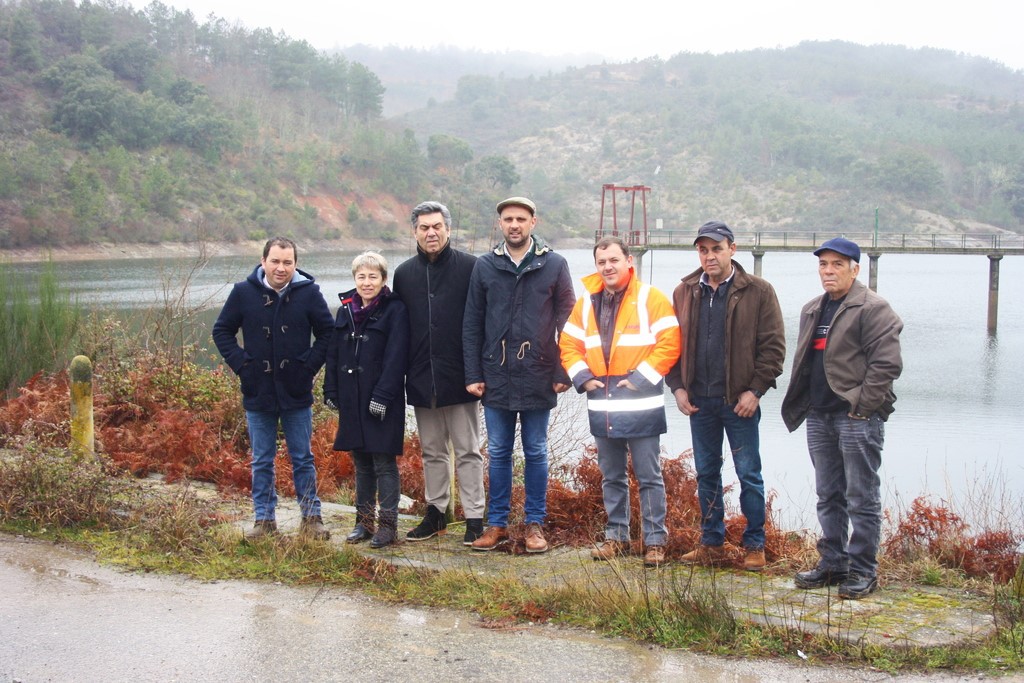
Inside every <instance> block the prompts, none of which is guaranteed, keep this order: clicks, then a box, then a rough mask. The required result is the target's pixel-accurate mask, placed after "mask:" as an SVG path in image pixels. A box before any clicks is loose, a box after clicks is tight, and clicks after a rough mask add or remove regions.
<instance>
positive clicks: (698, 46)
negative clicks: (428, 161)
mask: <svg viewBox="0 0 1024 683" xmlns="http://www.w3.org/2000/svg"><path fill="white" fill-rule="evenodd" d="M129 1H130V3H131V4H132V5H133V6H135V7H138V8H142V7H145V6H146V5H147V4H148V0H129ZM162 1H163V2H164V4H167V5H170V6H173V7H176V8H177V9H179V10H185V9H190V10H192V13H193V14H194V15H195V17H196V19H197V20H198V21H199V22H200V23H202V22H203V21H205V19H206V18H207V16H208V15H209V14H210V13H213V14H216V15H217V16H219V17H223V18H224V19H227V20H228V21H231V22H234V21H238V22H240V23H241V24H243V25H245V26H246V27H247V28H250V29H253V28H264V27H269V28H272V29H274V30H275V31H279V30H283V31H284V32H285V33H287V34H288V35H289V36H291V37H292V38H297V39H305V40H307V41H309V43H310V44H312V45H313V46H314V47H316V48H319V49H329V48H333V47H346V46H349V45H353V44H356V43H366V44H369V45H376V46H384V45H397V46H400V47H435V46H439V45H448V46H455V47H463V48H470V49H480V50H484V51H488V52H504V51H508V50H524V51H527V52H536V53H540V54H547V55H561V54H583V53H593V54H597V55H601V56H603V57H606V58H607V59H608V60H609V61H628V60H630V59H633V58H637V59H643V58H644V57H649V56H651V55H658V56H660V57H662V58H668V57H671V56H672V55H674V54H676V53H678V52H698V53H700V52H711V53H714V54H719V53H722V52H732V51H736V50H748V49H752V48H757V47H767V48H774V47H790V46H793V45H796V44H797V43H799V42H801V41H803V40H833V39H839V40H847V41H851V42H854V43H860V44H863V45H874V44H879V43H882V44H896V45H906V46H908V47H914V48H916V47H925V46H927V47H936V48H943V49H948V50H954V51H956V52H963V53H967V54H972V55H979V56H982V57H988V58H990V59H994V60H996V61H998V62H1001V63H1003V64H1005V65H1006V66H1008V67H1010V68H1012V69H1024V39H1022V38H1021V28H1020V27H1021V25H1022V23H1024V22H1022V19H1024V4H1020V5H1018V4H1017V2H1014V1H1012V0H998V1H997V0H972V1H971V2H963V1H958V0H952V1H951V2H950V1H947V2H943V1H941V0H939V1H936V0H927V1H926V0H861V1H859V2H842V1H839V0H833V1H832V2H829V1H828V0H775V1H772V0H767V1H765V0H760V1H759V0H718V1H716V0H712V1H711V2H703V3H700V4H697V3H692V4H691V3H671V2H646V3H645V2H614V3H612V2H607V1H606V0H597V1H596V2H595V1H592V2H589V3H584V2H570V1H566V0H561V1H560V0H544V1H539V0H519V1H518V2H513V3H507V4H506V3H501V4H492V3H487V2H467V1H466V0H458V1H453V0H434V1H433V2H411V1H410V0H376V1H374V0H369V1H367V0H359V1H358V2H353V1H352V0H340V1H336V2H333V3H326V2H323V0H162Z"/></svg>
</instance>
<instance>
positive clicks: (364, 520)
mask: <svg viewBox="0 0 1024 683" xmlns="http://www.w3.org/2000/svg"><path fill="white" fill-rule="evenodd" d="M374 512H376V510H374V511H372V512H371V511H369V510H359V509H356V526H355V528H354V529H352V533H350V534H349V535H348V536H346V537H345V542H346V543H362V542H363V541H365V540H367V539H368V538H370V537H372V536H373V518H374Z"/></svg>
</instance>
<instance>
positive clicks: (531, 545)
mask: <svg viewBox="0 0 1024 683" xmlns="http://www.w3.org/2000/svg"><path fill="white" fill-rule="evenodd" d="M547 551H548V541H547V539H546V538H544V531H543V530H542V529H541V528H540V524H536V523H534V524H527V525H526V552H528V553H546V552H547Z"/></svg>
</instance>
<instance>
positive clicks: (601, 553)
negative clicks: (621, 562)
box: [590, 541, 629, 560]
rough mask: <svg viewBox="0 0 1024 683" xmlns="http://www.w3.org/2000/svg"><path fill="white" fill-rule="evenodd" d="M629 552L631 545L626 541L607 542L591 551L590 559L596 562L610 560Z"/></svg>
mask: <svg viewBox="0 0 1024 683" xmlns="http://www.w3.org/2000/svg"><path fill="white" fill-rule="evenodd" d="M628 552H629V543H626V542H625V541H605V542H604V543H602V544H601V545H599V546H597V547H596V548H594V549H593V550H591V551H590V557H592V558H593V559H595V560H610V559H612V558H613V557H618V556H619V555H625V554H626V553H628Z"/></svg>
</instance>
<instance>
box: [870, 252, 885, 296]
mask: <svg viewBox="0 0 1024 683" xmlns="http://www.w3.org/2000/svg"><path fill="white" fill-rule="evenodd" d="M880 258H882V253H881V252H879V251H870V252H868V287H870V288H871V291H872V292H877V291H878V259H880Z"/></svg>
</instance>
